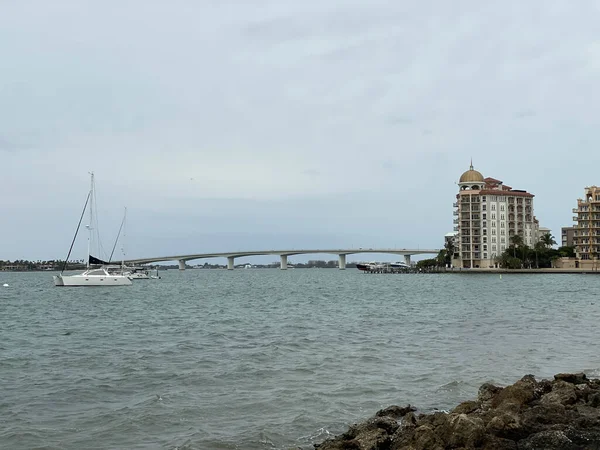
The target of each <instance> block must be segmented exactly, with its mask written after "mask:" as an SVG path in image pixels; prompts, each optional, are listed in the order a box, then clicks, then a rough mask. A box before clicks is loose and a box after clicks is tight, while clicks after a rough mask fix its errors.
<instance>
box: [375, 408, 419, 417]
mask: <svg viewBox="0 0 600 450" xmlns="http://www.w3.org/2000/svg"><path fill="white" fill-rule="evenodd" d="M416 410H417V408H413V407H412V406H410V405H406V406H405V407H403V408H401V407H400V406H395V405H393V406H388V407H387V408H385V409H381V410H379V411H377V412H376V413H375V416H376V417H384V416H389V417H393V418H394V419H401V418H402V417H403V416H405V415H406V414H408V413H409V412H413V411H416Z"/></svg>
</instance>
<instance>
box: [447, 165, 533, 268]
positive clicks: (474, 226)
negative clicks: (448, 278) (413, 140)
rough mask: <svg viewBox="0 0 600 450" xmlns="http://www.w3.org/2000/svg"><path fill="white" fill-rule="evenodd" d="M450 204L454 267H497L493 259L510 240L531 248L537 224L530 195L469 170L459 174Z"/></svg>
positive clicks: (471, 169) (508, 244) (531, 195)
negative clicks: (453, 198) (454, 247)
mask: <svg viewBox="0 0 600 450" xmlns="http://www.w3.org/2000/svg"><path fill="white" fill-rule="evenodd" d="M458 186H459V192H458V194H457V195H456V200H457V201H456V203H454V208H455V210H454V216H455V219H454V225H455V226H454V231H456V232H457V238H456V245H457V247H458V258H456V259H455V260H454V261H453V263H452V264H453V265H454V266H455V267H463V268H488V267H497V263H496V257H497V256H499V255H501V254H502V252H504V250H506V249H507V248H508V247H509V246H510V245H511V238H513V236H516V235H518V236H520V237H521V239H522V242H523V244H525V245H528V246H530V247H531V246H533V245H534V244H535V243H536V242H537V241H538V240H539V223H538V221H537V219H536V218H535V216H534V214H533V197H534V195H533V194H530V193H529V192H527V191H523V190H518V189H513V188H511V187H510V186H506V185H504V184H503V182H502V181H500V180H497V179H495V178H484V177H483V175H482V174H481V173H480V172H478V171H476V170H475V169H473V164H471V166H470V168H469V170H467V171H466V172H465V173H463V174H462V175H461V177H460V180H459V182H458Z"/></svg>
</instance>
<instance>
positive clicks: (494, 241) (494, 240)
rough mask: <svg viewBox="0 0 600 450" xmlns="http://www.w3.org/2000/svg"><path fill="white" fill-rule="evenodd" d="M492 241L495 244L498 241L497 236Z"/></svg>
mask: <svg viewBox="0 0 600 450" xmlns="http://www.w3.org/2000/svg"><path fill="white" fill-rule="evenodd" d="M492 242H493V243H494V244H495V243H496V236H494V237H493V238H492ZM494 247H496V246H495V245H494Z"/></svg>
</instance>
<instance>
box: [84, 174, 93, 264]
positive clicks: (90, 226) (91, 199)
mask: <svg viewBox="0 0 600 450" xmlns="http://www.w3.org/2000/svg"><path fill="white" fill-rule="evenodd" d="M93 220H94V172H90V224H89V225H88V226H87V229H88V252H87V253H88V254H87V261H86V268H88V269H89V268H90V254H91V250H92V229H93V228H92V225H93V223H94V222H93Z"/></svg>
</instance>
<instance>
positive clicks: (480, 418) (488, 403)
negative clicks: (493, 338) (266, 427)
mask: <svg viewBox="0 0 600 450" xmlns="http://www.w3.org/2000/svg"><path fill="white" fill-rule="evenodd" d="M415 411H416V409H415V408H414V407H412V406H411V405H407V406H405V407H399V406H390V407H388V408H385V409H382V410H380V411H378V412H377V413H376V415H375V417H373V418H371V419H368V420H366V421H364V422H362V423H360V424H356V425H353V426H351V427H350V428H349V430H348V431H347V432H346V433H344V434H342V435H340V436H338V437H335V438H333V439H329V440H326V441H324V442H323V443H321V444H315V448H317V449H320V450H445V449H456V450H459V449H460V450H471V449H484V450H542V449H544V450H554V449H556V450H558V449H561V450H600V381H598V380H589V379H587V377H586V376H585V374H577V373H576V374H558V375H555V377H554V380H540V381H536V380H535V378H534V377H533V375H526V376H524V377H523V378H521V379H520V380H519V381H517V382H516V383H514V384H513V385H510V386H507V387H504V388H502V387H498V386H495V385H493V384H490V383H485V384H483V385H482V386H481V387H480V388H479V392H478V395H477V400H469V401H464V402H462V403H460V404H459V405H458V406H456V407H455V408H454V409H453V410H452V411H451V412H450V413H443V412H439V411H437V412H433V413H431V414H420V415H416V414H415Z"/></svg>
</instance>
